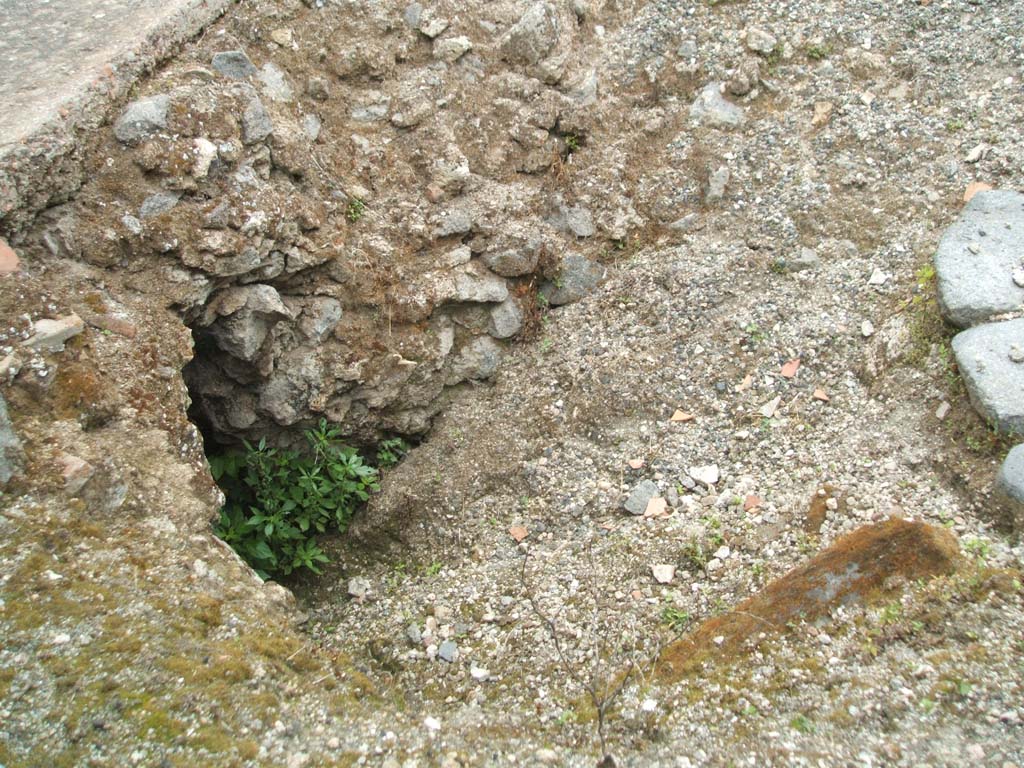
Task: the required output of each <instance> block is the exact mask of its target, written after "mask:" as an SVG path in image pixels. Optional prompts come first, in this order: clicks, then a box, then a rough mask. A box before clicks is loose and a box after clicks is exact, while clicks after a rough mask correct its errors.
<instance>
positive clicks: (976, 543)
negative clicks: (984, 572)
mask: <svg viewBox="0 0 1024 768" xmlns="http://www.w3.org/2000/svg"><path fill="white" fill-rule="evenodd" d="M964 549H966V550H967V551H968V552H969V553H970V554H972V555H974V557H975V559H976V560H978V561H979V562H981V563H984V562H986V561H987V560H988V557H989V554H991V551H992V547H991V545H990V544H989V543H988V542H987V541H985V540H984V539H978V538H970V539H965V540H964Z"/></svg>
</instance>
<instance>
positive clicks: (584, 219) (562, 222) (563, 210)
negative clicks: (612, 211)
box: [548, 200, 597, 237]
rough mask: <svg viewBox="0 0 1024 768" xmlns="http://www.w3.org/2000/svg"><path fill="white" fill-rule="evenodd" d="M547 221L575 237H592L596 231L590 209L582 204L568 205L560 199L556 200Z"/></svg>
mask: <svg viewBox="0 0 1024 768" xmlns="http://www.w3.org/2000/svg"><path fill="white" fill-rule="evenodd" d="M548 221H549V223H550V224H551V225H552V226H553V227H555V228H556V229H559V230H561V231H562V232H565V233H566V234H571V235H575V236H576V237H593V235H594V233H595V232H597V229H596V228H595V227H594V217H593V216H592V215H591V214H590V211H588V210H587V209H586V208H584V207H583V206H582V205H576V206H573V207H569V206H567V205H566V204H565V203H564V202H562V201H561V200H558V201H557V202H556V204H555V208H554V210H553V212H552V214H551V215H550V216H549V217H548Z"/></svg>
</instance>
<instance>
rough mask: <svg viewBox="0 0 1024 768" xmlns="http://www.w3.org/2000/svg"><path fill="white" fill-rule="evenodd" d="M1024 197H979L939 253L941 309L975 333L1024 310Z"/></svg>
mask: <svg viewBox="0 0 1024 768" xmlns="http://www.w3.org/2000/svg"><path fill="white" fill-rule="evenodd" d="M1022 269H1024V195H1021V194H1019V193H1017V192H1012V191H1008V190H991V191H988V192H979V193H978V194H976V195H975V196H974V197H973V198H971V201H970V202H969V203H968V204H967V206H966V207H965V208H964V210H963V211H962V212H961V214H960V216H959V217H957V220H956V221H955V222H953V224H952V225H950V227H949V228H948V229H947V230H946V232H945V234H944V235H943V236H942V241H941V242H940V243H939V248H938V250H937V251H936V252H935V272H936V274H937V276H938V283H939V286H938V287H939V305H940V307H941V308H942V313H943V315H945V317H946V318H947V319H948V320H949V321H950V322H951V323H953V324H954V325H957V326H959V327H961V328H969V327H971V326H973V325H978V324H979V323H984V322H986V321H988V320H989V319H990V318H991V317H992V316H993V315H995V314H998V313H1001V312H1009V311H1013V310H1016V309H1020V308H1021V307H1024V286H1022V285H1020V284H1018V282H1015V281H1014V276H1015V273H1016V276H1017V279H1018V281H1020V282H1024V272H1022V271H1021V270H1022Z"/></svg>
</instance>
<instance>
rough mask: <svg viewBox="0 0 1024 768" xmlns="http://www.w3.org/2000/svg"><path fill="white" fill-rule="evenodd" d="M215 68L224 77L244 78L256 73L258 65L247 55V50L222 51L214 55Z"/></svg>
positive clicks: (213, 63)
mask: <svg viewBox="0 0 1024 768" xmlns="http://www.w3.org/2000/svg"><path fill="white" fill-rule="evenodd" d="M212 66H213V68H214V69H215V70H216V71H217V72H220V73H221V74H222V75H224V77H230V78H231V79H232V80H244V79H245V78H247V77H249V76H250V75H254V74H256V66H255V65H254V64H253V63H252V61H250V60H249V57H248V56H246V55H245V51H221V52H220V53H215V54H214V55H213V62H212Z"/></svg>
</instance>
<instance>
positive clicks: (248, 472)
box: [183, 327, 411, 588]
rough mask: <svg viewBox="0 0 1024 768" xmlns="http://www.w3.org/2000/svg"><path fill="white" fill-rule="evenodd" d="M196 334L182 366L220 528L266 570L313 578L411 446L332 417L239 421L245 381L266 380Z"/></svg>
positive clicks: (208, 335)
mask: <svg viewBox="0 0 1024 768" xmlns="http://www.w3.org/2000/svg"><path fill="white" fill-rule="evenodd" d="M193 334H194V338H195V350H194V357H193V359H192V361H191V362H190V363H189V364H188V365H187V366H186V367H185V370H184V371H183V375H184V378H185V383H186V385H187V386H188V388H189V393H190V397H191V398H192V403H191V405H190V407H189V412H188V415H189V418H190V419H191V420H192V422H193V423H194V424H195V425H196V427H197V428H198V429H199V431H200V433H201V434H202V436H203V442H204V450H205V453H206V456H207V459H208V461H209V464H210V470H211V473H212V475H213V479H214V480H215V481H216V482H217V484H218V485H219V486H220V488H221V490H222V491H223V492H224V494H225V497H226V502H225V504H224V506H223V508H222V509H221V510H220V515H219V519H218V520H217V521H216V522H215V524H214V531H215V533H216V534H217V535H218V536H219V537H220V538H221V539H223V540H224V541H225V542H227V543H228V544H229V545H231V547H232V548H233V549H234V550H235V551H236V552H238V554H239V555H240V556H241V557H242V558H243V559H244V560H245V561H246V562H247V563H248V564H249V565H250V566H251V567H252V568H253V569H254V570H255V571H256V572H257V573H258V574H259V575H260V576H261V577H263V578H265V579H267V578H273V579H275V580H278V581H283V582H284V583H285V584H286V585H288V586H290V587H293V588H295V587H297V586H300V585H301V584H302V583H307V584H308V579H307V578H304V577H309V576H313V575H319V574H320V573H321V572H322V570H323V568H324V567H325V566H327V564H328V563H329V561H330V560H329V558H328V556H327V555H326V554H325V552H324V549H323V548H322V547H321V543H322V542H323V540H324V539H325V538H330V537H332V536H336V535H338V534H344V532H345V531H346V530H347V528H348V525H349V522H350V521H351V519H352V517H353V516H354V515H355V514H357V513H358V511H359V509H360V508H361V507H362V506H363V505H364V504H365V503H366V502H367V500H368V499H369V497H370V495H371V494H372V493H374V492H376V491H377V490H378V489H379V477H380V473H381V470H382V469H388V468H390V467H392V466H394V465H395V464H397V463H398V462H399V461H400V460H401V459H402V458H403V457H404V455H405V454H406V453H407V452H408V450H409V449H410V447H411V445H410V444H409V443H408V442H407V441H406V440H405V439H404V438H402V437H399V436H391V437H387V438H384V439H382V440H381V441H379V442H377V443H376V444H366V443H358V442H354V441H351V440H348V439H346V435H344V434H343V433H342V430H341V428H340V427H339V426H338V425H334V424H331V423H330V422H329V421H328V420H327V419H326V418H321V419H319V420H318V421H316V422H315V423H312V424H310V423H306V422H300V423H296V424H293V425H287V426H276V427H275V428H271V429H265V433H263V434H258V433H257V434H254V432H255V431H256V430H253V429H252V426H253V423H252V422H250V421H249V420H248V419H245V420H242V421H240V422H236V423H232V414H233V413H239V412H242V413H244V412H245V411H244V410H241V411H240V410H239V409H237V408H235V407H234V406H235V405H236V404H237V401H238V400H240V399H244V398H246V397H249V398H252V397H255V395H253V394H251V393H246V391H245V388H246V387H247V386H251V387H253V388H256V387H257V386H258V385H259V382H260V378H259V376H258V375H257V374H256V372H255V371H254V370H253V369H252V367H251V366H250V365H249V364H248V363H247V362H245V361H240V360H238V359H236V358H235V357H233V356H232V355H230V354H227V353H226V351H225V350H224V349H223V346H224V343H223V342H222V341H221V339H219V338H218V337H217V335H216V334H215V333H213V332H210V331H209V330H208V329H206V328H201V327H200V328H196V327H193ZM261 423H262V424H266V423H267V421H263V422H261ZM270 423H272V422H270ZM234 430H237V431H234Z"/></svg>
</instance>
